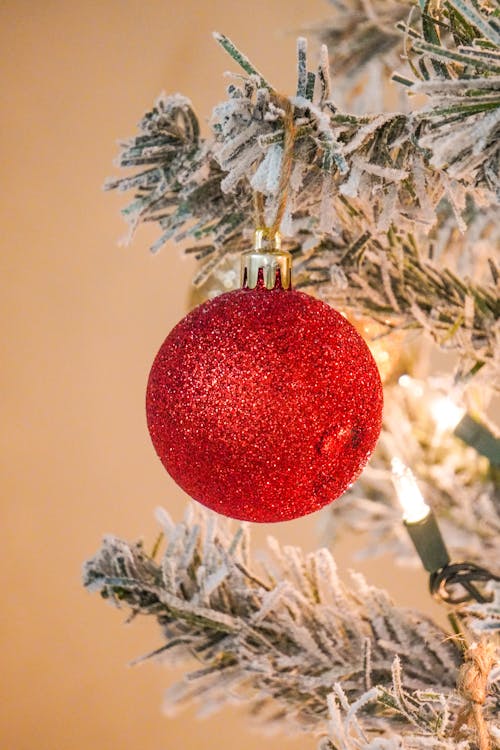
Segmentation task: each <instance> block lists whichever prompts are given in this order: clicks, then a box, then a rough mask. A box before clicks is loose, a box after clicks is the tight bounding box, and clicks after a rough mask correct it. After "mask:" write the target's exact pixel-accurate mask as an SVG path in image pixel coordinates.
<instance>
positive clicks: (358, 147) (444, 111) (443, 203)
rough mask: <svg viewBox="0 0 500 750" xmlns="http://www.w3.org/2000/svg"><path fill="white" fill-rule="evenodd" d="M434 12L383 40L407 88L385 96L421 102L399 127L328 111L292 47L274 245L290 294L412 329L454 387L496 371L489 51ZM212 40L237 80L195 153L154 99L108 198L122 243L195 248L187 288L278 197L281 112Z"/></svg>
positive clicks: (325, 74)
mask: <svg viewBox="0 0 500 750" xmlns="http://www.w3.org/2000/svg"><path fill="white" fill-rule="evenodd" d="M403 7H405V6H403ZM433 12H434V13H435V16H432V17H431V16H430V15H429V13H430V7H429V6H428V5H426V6H425V9H424V10H423V12H422V14H421V21H420V26H419V29H416V27H415V23H414V22H412V25H411V26H408V25H405V24H403V25H401V23H400V24H399V27H400V28H399V31H398V32H396V30H395V29H394V34H395V33H399V34H400V35H401V37H402V38H403V37H404V36H405V35H406V49H407V51H408V56H409V60H410V61H411V63H412V68H413V70H414V73H415V75H416V76H419V77H416V78H415V80H413V81H412V80H410V79H409V78H407V77H402V76H399V77H398V81H399V82H403V83H404V84H405V85H406V87H407V90H408V93H409V94H410V95H413V94H420V95H422V94H424V95H425V97H426V99H427V104H425V106H424V107H421V108H420V109H417V110H415V111H414V112H412V113H410V114H408V113H397V112H396V113H393V112H389V113H379V114H368V115H354V114H350V113H348V112H345V111H342V110H340V109H339V107H338V106H337V105H336V104H335V101H334V95H333V94H332V86H331V82H330V78H329V62H328V57H327V54H326V49H325V48H323V49H322V54H321V57H320V65H319V68H318V71H317V73H312V72H310V71H308V70H307V60H306V48H305V41H304V40H299V44H298V83H297V92H296V95H295V96H294V97H292V98H291V99H290V100H289V102H290V105H291V107H292V110H293V127H294V134H295V138H294V144H293V153H292V154H291V155H288V156H290V157H291V159H292V169H291V176H290V180H289V184H288V185H287V196H286V197H287V203H286V211H285V215H284V218H283V221H282V223H281V230H282V233H283V234H284V235H285V238H286V244H287V246H288V247H289V249H290V250H291V251H292V252H294V253H295V255H297V256H299V258H300V259H301V262H300V266H299V269H298V270H299V272H300V274H299V284H300V285H301V286H304V287H308V286H313V287H314V286H318V285H319V286H321V285H323V286H325V284H326V286H327V287H328V286H329V287H330V290H329V289H327V290H326V292H325V293H324V296H325V297H326V298H328V297H332V299H334V298H335V297H339V296H342V298H343V300H344V304H345V306H348V307H351V308H354V309H356V310H358V311H361V312H363V311H364V312H365V313H367V314H370V315H372V316H375V317H377V319H378V320H380V321H382V322H384V324H386V325H388V326H392V327H399V328H412V327H416V328H424V329H425V330H427V331H428V332H429V333H430V334H431V335H432V336H433V338H434V339H435V340H436V341H437V342H438V343H439V344H440V345H441V346H446V347H449V348H453V349H456V350H459V351H460V353H461V356H462V358H463V361H464V363H465V364H464V366H463V371H464V373H465V372H468V371H469V370H471V369H472V368H476V367H478V366H479V367H480V366H482V365H483V364H484V363H488V364H490V365H491V364H492V363H493V358H494V351H495V344H496V341H497V337H498V317H499V309H498V307H499V306H498V279H499V274H498V271H497V268H496V266H495V264H494V260H493V257H492V255H493V252H494V247H495V243H497V242H498V241H499V240H500V232H499V229H498V222H496V221H495V215H496V212H497V210H498V200H497V194H498V187H499V177H498V162H499V152H500V151H499V149H500V146H499V143H500V139H499V134H500V115H499V113H500V106H499V105H500V100H499V94H498V91H499V88H500V76H499V73H500V62H499V61H498V60H499V56H500V51H499V47H498V30H497V22H496V21H495V18H494V16H493V15H492V14H491V13H490V12H489V11H488V10H487V9H485V8H482V9H477V8H476V7H475V6H472V5H470V4H469V3H468V2H466V1H465V0H453V1H452V2H450V3H448V4H446V6H445V9H444V10H442V11H440V10H439V9H438V8H437V7H436V8H434V9H433ZM384 27H385V24H384ZM438 30H439V31H438ZM391 34H392V32H391ZM391 38H392V36H391ZM217 39H218V41H219V42H220V44H221V45H222V46H223V47H224V48H225V49H226V51H227V52H228V53H229V54H230V55H231V56H232V57H233V58H234V59H235V60H236V61H237V62H238V63H239V64H240V66H241V67H242V68H243V70H244V71H245V76H240V77H239V78H238V82H237V83H236V84H231V85H230V86H229V89H228V95H229V98H228V99H227V101H225V102H223V103H222V104H220V105H218V106H216V107H215V109H214V112H213V116H212V120H211V127H212V137H211V138H209V139H201V138H200V134H199V126H198V122H197V118H196V116H195V114H194V112H193V110H192V108H191V105H190V103H189V101H188V100H187V99H185V98H184V97H181V96H179V95H177V96H174V97H165V96H161V97H160V98H159V100H158V102H157V104H156V106H155V107H154V109H153V110H152V111H151V112H149V113H148V114H147V115H146V116H145V117H144V118H143V120H142V121H141V123H140V126H139V127H140V133H139V135H138V136H136V137H135V138H133V139H131V140H129V141H128V142H126V143H125V144H123V151H122V154H121V157H120V161H119V164H120V166H122V167H133V168H139V171H138V172H136V173H135V174H134V175H133V176H131V177H126V178H118V179H112V180H110V181H108V183H107V188H108V189H119V190H130V189H132V190H134V191H135V197H134V200H133V201H132V203H131V204H130V205H129V206H128V207H127V208H126V209H125V210H124V213H125V215H126V217H127V219H128V220H129V222H130V224H131V229H132V230H133V229H134V228H135V227H136V226H137V224H138V223H140V222H143V221H144V222H149V221H154V222H157V223H158V224H159V225H160V227H161V229H162V234H161V236H160V237H159V239H158V240H157V241H156V242H155V244H154V245H153V248H152V249H153V251H156V250H158V249H159V248H160V247H161V246H162V245H163V244H164V243H165V242H167V241H168V240H169V239H174V240H176V241H181V240H186V239H189V238H192V240H193V241H194V244H193V245H192V246H190V247H189V248H188V250H187V252H192V253H195V254H196V257H197V258H198V259H199V260H200V261H201V267H200V270H199V272H198V274H197V277H196V279H195V283H196V284H200V283H203V281H204V280H205V279H206V278H207V276H208V275H209V274H211V273H213V271H214V270H215V269H216V268H217V267H218V266H219V265H220V263H221V262H223V261H224V259H225V258H226V257H227V256H234V255H236V254H239V253H240V252H241V250H242V249H243V248H246V247H247V246H248V242H249V235H250V234H251V231H252V229H253V228H255V218H254V216H253V211H252V205H253V197H252V196H253V194H255V193H256V192H258V193H260V194H262V195H263V196H265V219H266V222H267V223H269V224H271V223H272V222H273V220H274V217H275V215H276V210H277V205H278V203H279V202H280V201H281V200H282V198H283V196H282V195H280V194H279V193H280V173H281V169H282V164H283V143H284V140H285V137H284V136H285V127H286V118H285V112H284V110H283V107H282V102H283V97H282V96H281V95H279V94H278V93H277V92H276V91H275V90H274V89H273V88H272V86H271V85H270V84H269V83H268V82H267V81H266V79H265V78H264V77H263V76H262V75H261V74H260V73H259V72H258V71H257V70H256V69H255V67H254V66H253V65H252V63H251V62H250V61H249V60H248V59H247V58H245V56H244V55H243V54H242V53H241V52H240V51H239V50H237V49H236V47H235V46H234V45H233V44H232V42H230V40H228V39H227V38H226V37H224V36H222V35H217ZM398 85H399V84H398ZM445 246H446V251H445V252H444V251H443V248H444V247H445ZM302 259H303V262H302ZM442 262H444V263H445V264H446V266H448V267H444V268H443V267H442V266H441V263H442ZM488 262H489V265H488ZM464 263H465V267H464ZM338 269H340V270H341V271H342V273H343V275H344V278H345V279H346V281H347V290H346V289H345V288H343V289H342V290H341V295H340V294H337V291H338V290H336V289H335V286H334V285H332V284H331V279H332V270H333V273H337V271H338ZM464 271H465V273H464ZM493 364H496V365H498V363H493Z"/></svg>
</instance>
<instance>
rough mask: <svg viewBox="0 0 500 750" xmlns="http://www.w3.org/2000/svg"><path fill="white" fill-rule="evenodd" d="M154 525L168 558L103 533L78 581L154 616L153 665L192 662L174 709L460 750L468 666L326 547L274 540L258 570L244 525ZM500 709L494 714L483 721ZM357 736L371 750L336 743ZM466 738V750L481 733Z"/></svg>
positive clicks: (209, 517) (193, 516)
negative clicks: (241, 712)
mask: <svg viewBox="0 0 500 750" xmlns="http://www.w3.org/2000/svg"><path fill="white" fill-rule="evenodd" d="M158 518H159V521H160V522H161V525H162V528H163V533H164V535H165V539H164V547H165V553H164V555H163V558H162V560H161V561H159V562H157V561H156V560H155V559H154V558H153V556H150V555H148V554H147V553H146V551H145V549H144V546H143V545H142V544H140V543H139V544H128V543H126V542H124V541H122V540H120V539H117V538H115V537H111V536H108V537H106V538H105V539H104V542H103V545H102V548H101V549H100V550H99V552H98V553H97V554H96V555H95V557H93V558H92V559H91V560H89V561H88V562H87V563H86V564H85V568H84V582H85V585H86V587H87V588H88V589H89V590H92V591H99V592H100V593H101V595H102V596H103V597H105V598H107V599H109V600H110V601H112V602H113V603H114V604H116V605H118V606H120V607H126V608H127V609H129V610H130V611H131V613H132V614H134V615H136V614H142V615H152V616H154V617H155V618H156V619H157V621H158V623H159V624H160V626H161V628H162V631H163V635H164V638H165V644H164V645H163V646H161V647H160V648H158V649H156V650H155V651H154V652H152V653H151V654H149V656H150V657H162V658H168V656H169V655H170V656H176V657H177V658H178V657H179V655H183V656H184V657H185V658H186V659H191V660H192V659H193V658H194V659H195V660H196V661H197V662H198V664H197V666H196V668H195V669H194V670H193V671H191V672H190V673H189V674H187V675H186V677H185V678H184V679H183V680H182V682H180V683H178V684H176V685H174V687H173V688H171V689H170V690H169V693H168V699H167V701H168V704H169V706H170V707H173V706H176V705H180V704H182V703H184V702H186V701H190V700H195V701H199V702H200V703H201V710H202V711H203V712H206V711H211V710H214V709H216V708H217V707H219V706H220V705H223V704H224V703H225V702H226V701H227V700H230V699H231V700H234V699H240V700H243V701H244V702H245V704H246V705H247V706H248V707H249V710H250V712H251V714H253V715H254V716H257V717H258V718H260V719H261V720H263V721H265V722H266V723H271V724H273V723H274V724H277V725H280V724H281V725H282V723H283V722H286V724H287V728H290V727H291V726H294V727H295V728H296V729H302V730H305V731H309V732H311V731H312V732H314V733H316V734H318V735H319V736H321V735H322V734H323V735H324V734H325V733H327V732H328V731H330V736H331V738H332V740H333V742H334V745H333V746H335V747H342V748H343V747H345V748H352V749H353V750H354V748H365V747H366V748H368V747H370V748H371V747H373V748H375V747H377V748H378V747H385V745H380V744H376V743H375V744H373V745H371V744H369V742H370V741H371V740H369V739H368V738H372V739H373V738H375V737H377V736H378V735H379V734H380V733H382V732H383V733H385V736H386V737H388V738H390V737H391V736H392V737H397V736H398V734H399V733H403V734H404V736H405V744H404V745H401V744H399V745H394V747H408V748H413V747H415V748H419V747H423V746H425V747H436V748H443V750H444V748H449V747H452V745H451V744H449V743H450V742H451V740H450V737H451V731H452V727H453V721H454V719H456V717H457V716H458V715H459V713H460V711H461V710H462V709H463V707H464V700H463V698H461V696H460V695H459V693H458V692H457V691H456V689H455V681H456V677H457V670H458V666H459V663H460V661H461V656H460V652H459V649H458V647H457V646H456V645H455V643H454V641H452V640H450V639H449V637H448V636H447V634H446V633H445V632H443V631H442V630H441V629H439V628H438V627H437V626H436V625H434V624H433V623H432V622H431V621H430V620H429V619H428V618H426V617H425V616H423V615H420V614H418V613H416V612H413V611H410V610H407V609H402V608H398V607H396V606H395V605H394V604H393V603H392V602H391V600H390V599H389V597H388V595H387V594H386V593H385V592H384V591H382V590H379V589H376V588H374V587H372V586H369V585H368V584H367V583H366V582H365V581H364V579H363V578H362V577H361V576H360V575H358V574H354V573H353V574H351V584H350V586H346V585H345V584H343V583H342V582H341V581H340V580H339V578H338V575H337V571H336V567H335V563H334V561H333V558H332V556H331V554H330V553H329V552H328V551H327V550H326V549H319V550H317V551H315V552H313V553H310V554H307V555H305V554H304V553H302V552H301V551H300V550H299V549H296V548H293V547H285V548H284V549H283V550H282V549H281V548H280V547H279V545H278V544H277V542H276V541H275V540H273V539H272V538H271V539H270V540H269V544H268V550H267V554H266V555H265V556H264V557H263V559H262V562H261V564H260V566H259V569H258V570H256V569H255V564H254V563H253V562H252V561H251V559H250V551H249V548H248V536H247V532H246V530H245V528H242V527H240V528H239V529H238V530H237V531H236V532H234V531H232V530H231V525H230V524H229V523H228V522H227V521H220V520H218V519H216V516H215V514H213V513H211V512H209V511H202V510H194V508H193V507H191V506H190V507H189V509H188V512H187V514H186V517H185V519H184V521H183V522H181V523H177V524H175V523H173V522H172V521H171V520H170V518H169V517H168V515H167V514H166V513H165V512H164V511H160V512H159V514H158ZM474 616H475V617H476V618H477V616H478V613H477V612H475V613H474ZM488 616H489V614H488ZM494 703H495V701H494V699H493V698H491V699H488V701H487V703H486V707H485V715H486V718H487V719H488V718H491V717H490V714H491V712H492V711H494V708H495V705H494ZM349 704H352V705H351V708H349ZM344 713H345V714H346V716H343V715H344ZM356 716H357V718H356ZM342 717H343V718H342ZM344 720H346V721H347V725H345V723H344ZM328 722H330V724H329V723H328ZM328 727H329V729H328ZM351 730H352V731H353V732H354V735H353V736H354V738H355V736H356V734H359V737H361V738H364V739H363V740H362V742H365V740H366V744H359V743H358V744H356V742H357V740H355V739H352V740H351V739H350V740H349V743H350V744H347V743H345V744H341V743H340V744H337V739H335V737H336V736H337V735H338V734H339V732H340V733H342V732H344V733H347V734H346V736H347V735H349V737H350V736H351ZM464 737H465V740H466V741H464V744H463V748H464V749H465V748H469V747H470V748H472V744H470V742H472V741H473V733H472V734H471V733H469V734H467V733H466V735H464ZM378 741H379V743H380V740H378ZM391 741H392V740H390V739H387V740H386V742H387V743H390V742H391ZM324 742H326V739H325V740H324ZM360 742H361V740H360ZM425 742H428V743H429V744H428V745H425ZM323 747H325V748H326V747H330V746H329V745H327V744H326V745H325V744H323ZM387 747H392V745H390V744H388V745H387Z"/></svg>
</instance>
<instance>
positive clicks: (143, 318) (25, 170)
mask: <svg viewBox="0 0 500 750" xmlns="http://www.w3.org/2000/svg"><path fill="white" fill-rule="evenodd" d="M327 14H328V5H327V4H326V3H324V2H321V1H320V0H312V1H310V2H308V3H305V2H303V0H274V1H273V0H267V1H266V2H263V1H262V0H259V2H251V3H243V2H234V0H219V2H195V0H188V1H187V2H182V3H173V2H171V1H169V0H162V2H160V1H159V0H146V1H144V0H142V1H140V0H122V1H119V0H103V1H102V2H97V1H95V0H93V1H87V2H85V0H84V1H83V2H78V3H77V2H73V1H71V0H69V2H68V0H66V2H61V0H31V2H30V1H29V0H24V1H23V0H17V1H14V0H11V2H5V0H4V2H3V3H2V4H1V6H0V33H1V37H2V38H1V47H0V48H1V50H2V59H3V64H2V72H1V75H2V81H1V92H2V95H1V99H2V101H1V106H2V110H3V111H2V115H1V118H0V131H1V133H0V145H1V152H2V153H1V170H2V175H1V190H2V199H1V202H0V211H1V224H0V226H1V231H2V254H1V257H0V269H1V273H0V283H1V287H2V292H1V299H0V305H1V321H2V338H1V361H2V367H1V392H2V419H1V430H2V434H1V450H0V458H1V463H2V501H1V503H2V523H1V527H0V530H1V547H0V550H1V554H2V556H3V560H2V565H1V573H2V589H1V646H2V651H3V653H2V667H1V688H0V689H1V701H0V712H1V715H0V747H1V748H2V750H32V749H33V748H35V747H36V748H37V750H66V749H68V750H80V748H81V749H82V750H83V748H92V750H114V748H120V750H138V748H141V750H159V749H160V748H161V749H164V750H173V749H174V748H193V749H194V748H200V749H201V748H203V749H204V750H210V748H225V747H238V748H239V749H240V750H244V748H264V747H266V748H271V747H276V748H277V747H281V746H283V741H282V740H281V739H278V740H271V739H267V738H264V739H262V737H261V736H260V735H258V734H255V733H254V732H252V731H250V729H249V727H248V723H247V721H246V720H245V719H244V718H242V716H241V715H238V713H237V712H236V711H234V710H232V709H231V710H227V711H225V712H223V713H222V714H219V715H218V716H217V717H215V718H213V719H210V720H208V721H205V722H202V723H199V722H197V721H195V720H194V719H193V716H194V712H193V711H188V712H185V713H184V714H182V715H181V716H179V717H177V718H176V719H166V718H165V717H163V716H162V715H161V712H160V705H161V698H162V692H163V689H164V687H165V686H167V685H168V684H169V683H170V682H171V681H172V680H173V678H174V673H173V672H168V671H166V670H165V669H163V668H162V667H159V666H157V665H155V664H151V663H150V664H146V665H144V666H142V667H139V668H136V669H133V670H132V669H129V668H127V666H126V663H127V662H128V661H129V660H130V659H132V658H134V657H135V656H137V655H139V654H141V653H144V652H146V651H149V650H150V649H152V648H155V647H156V646H158V645H159V644H160V637H159V633H158V632H157V630H156V628H155V627H154V624H153V623H146V622H144V623H141V622H139V621H136V622H135V623H134V624H133V625H132V626H130V627H127V628H124V627H122V624H121V623H122V621H123V615H122V613H120V612H117V611H115V610H112V609H111V608H108V607H106V606H104V603H102V602H101V601H100V600H99V598H98V597H96V596H94V597H92V596H90V595H88V594H86V593H85V592H83V591H82V589H81V586H80V567H81V563H82V561H83V560H84V558H85V557H87V556H89V555H90V554H92V553H93V552H94V551H95V549H96V548H97V546H98V543H99V539H100V537H101V534H102V533H103V532H108V531H109V532H115V533H117V534H120V535H123V536H125V537H127V538H131V539H133V538H136V537H138V536H144V537H145V538H146V539H148V540H152V539H153V538H154V536H155V534H156V527H155V522H154V519H153V509H154V507H155V506H156V505H158V504H161V503H162V504H165V505H166V506H167V507H168V508H169V509H170V510H171V512H172V513H173V515H174V516H175V517H177V518H178V517H180V515H181V513H182V508H183V506H184V504H185V498H184V497H183V495H182V493H181V492H180V490H178V489H177V488H176V487H175V486H174V484H173V483H172V482H171V481H170V479H169V478H168V477H167V476H166V474H165V473H164V471H163V469H162V468H161V466H160V463H159V462H158V461H157V459H156V457H155V455H154V451H153V449H152V447H151V445H150V443H149V438H148V435H147V432H146V427H145V418H144V410H143V399H144V388H145V382H146V377H147V373H148V369H149V366H150V364H151V361H152V357H153V356H154V354H155V352H156V350H157V348H158V346H159V344H160V343H161V341H162V339H163V338H164V336H165V335H166V333H167V332H168V330H169V329H170V328H171V327H172V325H173V324H174V323H175V322H176V321H177V320H178V319H179V318H180V317H182V315H183V314H184V311H185V309H186V300H187V297H188V291H189V280H190V277H191V274H192V271H193V265H192V263H191V262H188V261H186V260H183V259H181V258H180V256H179V252H178V250H177V249H176V248H172V247H170V248H168V249H166V250H164V251H163V252H162V253H161V254H160V255H159V256H158V257H155V258H152V257H151V256H150V255H149V254H148V251H147V247H148V243H149V241H150V240H151V239H152V237H153V236H155V231H154V230H152V229H151V231H145V230H142V231H141V232H140V233H139V235H138V237H137V238H136V241H135V242H134V245H133V246H132V247H130V248H127V249H123V248H120V247H117V239H118V238H119V237H120V236H121V235H122V234H123V233H124V225H123V223H122V221H121V219H120V217H119V208H120V207H121V205H122V203H123V197H121V196H117V195H116V196H115V195H109V194H108V195H104V194H103V193H102V192H101V190H100V187H101V185H102V182H103V179H104V177H105V176H106V175H108V174H110V173H111V172H112V166H111V162H112V159H113V158H114V157H115V155H116V152H117V149H116V145H115V141H116V139H117V138H119V137H124V136H127V135H130V134H132V133H133V132H134V128H135V123H136V122H137V121H138V120H139V118H140V117H141V116H142V114H143V112H145V111H146V109H148V108H149V107H150V105H151V104H152V102H153V101H154V99H155V97H156V96H157V94H158V93H159V92H160V91H161V90H162V89H165V90H166V91H168V92H175V91H181V92H183V93H184V94H186V95H188V96H189V97H191V98H192V100H193V102H194V104H195V106H196V109H197V111H198V112H199V113H200V115H201V116H202V117H203V118H207V117H208V116H209V114H210V110H211V107H212V106H213V104H215V103H216V102H217V100H218V99H220V98H221V97H222V96H223V93H224V88H225V86H226V85H227V82H226V81H225V80H224V79H223V77H222V73H223V71H225V70H226V69H228V68H231V67H232V66H231V63H230V62H229V60H228V59H227V58H226V57H225V56H224V54H223V53H222V52H221V51H220V50H219V49H218V48H217V47H216V45H215V43H214V42H213V41H212V38H211V33H210V32H211V31H212V30H213V29H218V30H221V31H224V32H225V33H227V34H229V35H230V36H232V37H233V38H234V40H235V41H236V42H237V43H238V44H239V45H240V46H241V47H242V48H243V49H244V50H246V52H247V53H248V54H249V55H250V56H251V58H252V59H253V60H254V61H255V63H256V64H257V66H258V67H260V68H261V69H262V70H263V71H265V73H266V74H267V75H268V77H269V78H270V79H271V80H272V81H273V82H274V83H275V85H276V86H277V87H278V88H280V89H282V90H283V91H293V89H294V84H295V82H294V46H295V41H294V36H295V31H296V30H298V29H301V28H303V27H304V25H306V24H308V23H310V22H312V21H317V20H319V19H321V18H324V17H326V16H327ZM283 30H285V31H286V30H288V31H289V32H291V33H283ZM319 523H320V519H319V517H316V516H313V517H309V518H307V519H304V520H303V521H298V522H294V523H291V524H287V525H281V526H278V527H275V528H273V529H272V530H273V532H275V533H277V534H278V535H279V536H280V538H281V539H283V540H286V541H287V542H289V543H299V542H301V543H304V545H305V546H306V547H307V548H313V547H314V546H315V545H316V544H317V541H316V539H317V533H316V532H317V526H318V524H319ZM269 531H270V528H269V527H268V528H265V529H263V528H259V529H257V530H256V533H255V540H256V543H257V544H258V543H260V542H261V541H262V540H263V538H264V536H265V534H266V533H268V532H269ZM352 544H353V541H352V540H350V539H346V540H344V541H343V543H342V545H341V549H340V551H339V558H340V559H341V560H342V561H344V562H343V565H347V564H348V552H349V549H350V548H351V547H352ZM364 567H365V569H366V568H367V567H369V568H370V573H371V580H373V581H375V582H384V581H385V582H386V583H387V582H389V583H390V578H391V573H389V574H386V573H385V572H384V566H383V564H380V565H378V567H377V566H373V565H369V566H364ZM408 580H409V581H410V585H409V586H408ZM412 588H413V591H419V592H420V594H419V595H420V598H421V600H422V602H424V603H425V604H426V605H428V604H429V602H428V599H427V597H426V594H425V581H424V578H423V575H422V574H421V573H416V574H414V575H413V576H410V578H409V579H407V581H406V584H405V585H404V586H402V587H400V591H399V592H398V590H397V586H395V585H394V581H393V582H392V590H393V591H395V594H396V596H397V597H398V599H399V601H401V602H403V603H408V604H410V603H418V602H417V601H416V599H415V600H414V597H413V595H412ZM313 745H314V743H313V741H312V740H311V739H305V740H304V739H300V740H294V741H290V742H289V744H288V745H287V746H289V747H291V748H292V747H297V748H298V747H299V746H300V748H302V750H306V749H307V748H308V747H313Z"/></svg>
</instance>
